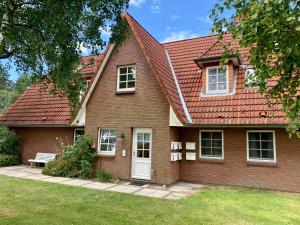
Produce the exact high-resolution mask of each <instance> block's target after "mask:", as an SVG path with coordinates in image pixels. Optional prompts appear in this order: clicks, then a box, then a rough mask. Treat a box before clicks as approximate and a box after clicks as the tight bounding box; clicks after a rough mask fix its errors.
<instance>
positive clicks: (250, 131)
mask: <svg viewBox="0 0 300 225" xmlns="http://www.w3.org/2000/svg"><path fill="white" fill-rule="evenodd" d="M255 132H257V133H273V148H274V159H273V160H271V159H250V158H249V133H255ZM275 135H276V134H275V131H274V130H247V132H246V146H247V161H248V162H262V163H263V162H267V163H276V162H277V157H276V137H275Z"/></svg>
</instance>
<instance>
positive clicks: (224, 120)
mask: <svg viewBox="0 0 300 225" xmlns="http://www.w3.org/2000/svg"><path fill="white" fill-rule="evenodd" d="M225 41H226V42H227V43H228V42H230V41H231V37H230V35H228V34H227V35H226V36H225ZM217 43H218V41H217V37H216V36H213V35H211V36H205V37H199V38H193V39H188V40H183V41H176V42H170V43H164V44H163V46H164V47H165V48H166V49H168V52H169V54H170V57H171V61H172V64H173V67H174V70H175V73H176V76H177V79H178V82H179V84H180V88H181V91H182V94H183V96H184V99H185V102H186V104H187V107H188V110H189V113H190V115H191V117H192V120H193V124H196V125H259V124H273V125H276V124H278V125H279V124H284V123H287V121H286V119H285V118H284V114H283V113H282V112H281V106H280V105H279V104H275V103H274V104H272V106H271V107H268V104H267V100H266V98H265V97H264V96H263V95H261V94H260V93H259V91H258V89H256V88H244V76H245V69H240V70H239V73H238V75H237V81H236V90H235V93H234V94H233V95H229V96H201V95H200V89H201V76H200V74H199V72H198V71H199V68H198V66H197V64H196V63H195V62H194V59H198V58H200V57H203V56H205V57H206V56H207V55H208V56H212V55H213V56H216V55H218V54H219V55H220V54H221V49H219V50H218V48H216V47H217V46H219V47H221V45H219V44H217ZM231 47H232V48H237V49H238V50H239V52H240V53H241V56H242V59H243V63H244V64H245V65H247V64H248V55H249V50H247V49H243V48H240V47H239V46H238V45H237V44H232V46H231Z"/></svg>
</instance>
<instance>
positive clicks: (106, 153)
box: [97, 128, 117, 155]
mask: <svg viewBox="0 0 300 225" xmlns="http://www.w3.org/2000/svg"><path fill="white" fill-rule="evenodd" d="M101 130H115V133H116V142H115V150H114V151H111V152H109V151H101ZM116 151H117V130H116V129H115V128H98V146H97V154H100V155H115V154H116Z"/></svg>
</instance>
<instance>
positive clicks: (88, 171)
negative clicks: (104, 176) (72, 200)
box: [79, 160, 94, 179]
mask: <svg viewBox="0 0 300 225" xmlns="http://www.w3.org/2000/svg"><path fill="white" fill-rule="evenodd" d="M93 175H94V170H93V165H92V164H91V163H89V162H88V161H86V160H83V161H81V167H80V171H79V177H80V178H83V179H88V178H92V177H93Z"/></svg>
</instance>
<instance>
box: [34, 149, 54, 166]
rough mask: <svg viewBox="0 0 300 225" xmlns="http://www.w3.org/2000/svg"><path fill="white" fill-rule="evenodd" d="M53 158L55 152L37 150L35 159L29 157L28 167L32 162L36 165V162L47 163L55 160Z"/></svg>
mask: <svg viewBox="0 0 300 225" xmlns="http://www.w3.org/2000/svg"><path fill="white" fill-rule="evenodd" d="M55 158H56V154H54V153H42V152H38V153H37V154H36V156H35V159H29V160H28V162H30V167H32V166H33V164H35V165H36V163H44V164H47V163H48V162H50V161H53V160H55Z"/></svg>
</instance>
